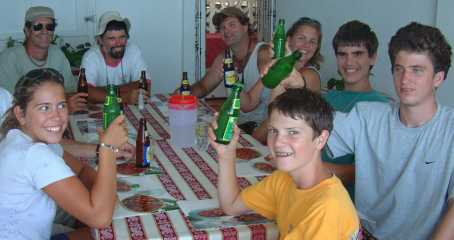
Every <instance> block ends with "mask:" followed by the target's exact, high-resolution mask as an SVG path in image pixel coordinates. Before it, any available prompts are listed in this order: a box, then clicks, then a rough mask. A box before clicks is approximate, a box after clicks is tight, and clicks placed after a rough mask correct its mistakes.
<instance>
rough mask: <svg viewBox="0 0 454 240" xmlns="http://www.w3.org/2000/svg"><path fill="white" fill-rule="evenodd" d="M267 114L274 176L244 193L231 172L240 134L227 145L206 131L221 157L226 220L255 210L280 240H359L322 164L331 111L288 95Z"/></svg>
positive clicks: (346, 204) (300, 95) (343, 195)
mask: <svg viewBox="0 0 454 240" xmlns="http://www.w3.org/2000/svg"><path fill="white" fill-rule="evenodd" d="M268 112H269V120H270V121H269V125H268V139H267V142H268V147H269V149H270V152H271V155H272V157H273V158H274V159H275V162H276V165H277V168H278V170H276V171H275V172H274V173H273V174H272V175H270V176H268V177H266V178H265V179H263V180H262V181H261V182H259V183H257V184H255V185H253V186H250V187H248V188H246V189H244V190H243V191H241V190H240V188H239V185H238V183H237V180H236V172H235V159H236V156H235V149H236V145H237V142H238V137H239V130H238V128H235V134H234V138H233V140H232V141H231V142H230V144H228V145H222V144H218V143H216V142H215V141H214V140H215V136H214V132H213V129H210V133H209V136H210V142H211V144H212V145H213V147H214V148H215V149H216V151H217V153H218V156H219V173H218V195H219V196H218V197H219V203H220V205H221V207H222V209H223V210H224V211H225V212H226V213H227V214H230V215H239V214H242V213H245V212H247V211H249V210H254V211H255V212H257V213H260V214H262V215H263V216H265V217H266V218H269V219H272V220H275V221H276V223H277V225H278V227H279V231H280V239H286V240H287V239H309V240H314V239H323V240H326V239H330V240H333V239H357V238H358V231H359V220H358V217H357V215H356V211H355V208H354V206H353V203H352V202H351V200H350V197H349V196H348V193H347V191H346V190H345V189H344V187H343V186H342V183H341V182H340V180H339V179H338V178H337V177H336V176H335V175H333V174H332V173H331V172H329V171H328V170H327V169H326V168H324V167H323V164H322V160H321V150H322V149H323V147H324V146H325V144H326V142H327V140H328V137H329V134H330V131H331V129H332V126H333V113H332V109H331V107H330V106H329V105H328V103H326V102H325V101H324V100H323V99H322V98H321V97H320V95H319V94H317V93H313V92H311V91H310V90H306V89H288V90H287V91H286V92H285V93H283V94H282V95H280V96H278V97H277V98H276V99H275V100H274V101H273V102H272V103H271V104H270V106H269V111H268ZM213 125H214V126H213V127H217V126H215V125H216V124H215V123H213Z"/></svg>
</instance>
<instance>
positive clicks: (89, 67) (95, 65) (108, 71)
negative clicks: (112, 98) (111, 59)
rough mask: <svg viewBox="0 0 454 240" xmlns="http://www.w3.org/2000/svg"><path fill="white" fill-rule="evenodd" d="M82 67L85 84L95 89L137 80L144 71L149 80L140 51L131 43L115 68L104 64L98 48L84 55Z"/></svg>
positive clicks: (91, 49) (93, 48)
mask: <svg viewBox="0 0 454 240" xmlns="http://www.w3.org/2000/svg"><path fill="white" fill-rule="evenodd" d="M82 67H83V68H85V76H86V78H87V82H88V83H90V84H92V85H94V86H96V87H102V86H106V85H107V84H108V83H111V84H115V85H123V84H126V83H129V82H131V81H136V80H139V79H140V73H141V72H142V70H145V71H146V72H147V78H150V73H149V71H148V67H147V64H146V63H145V60H144V59H143V57H142V53H141V51H140V49H139V48H138V47H137V46H136V45H134V44H131V43H128V45H127V46H126V50H125V55H124V56H123V58H122V59H121V62H120V63H119V64H118V65H117V66H115V67H112V66H108V65H107V64H106V62H105V61H104V57H103V55H102V53H101V50H100V48H99V46H96V47H92V48H90V50H88V51H87V52H86V53H85V54H84V56H83V58H82Z"/></svg>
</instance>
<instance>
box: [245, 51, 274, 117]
mask: <svg viewBox="0 0 454 240" xmlns="http://www.w3.org/2000/svg"><path fill="white" fill-rule="evenodd" d="M272 58H273V51H272V49H271V47H270V46H269V45H268V44H264V45H262V46H261V47H260V49H259V51H258V55H257V69H258V71H259V72H260V75H261V76H263V75H264V74H265V73H266V72H267V71H268V68H270V67H271V65H272V64H273V61H272ZM264 87H265V86H264V85H263V83H262V80H261V78H260V79H257V81H256V82H255V85H254V86H253V87H252V88H251V89H250V90H249V91H247V92H246V91H243V92H242V93H241V95H240V97H241V111H243V112H250V111H253V110H254V109H255V108H256V107H257V106H258V105H259V104H260V96H261V95H262V92H263V89H264Z"/></svg>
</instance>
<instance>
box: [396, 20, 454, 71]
mask: <svg viewBox="0 0 454 240" xmlns="http://www.w3.org/2000/svg"><path fill="white" fill-rule="evenodd" d="M400 51H409V52H416V53H427V55H428V56H429V58H430V60H431V62H432V65H433V67H434V72H435V73H438V72H444V73H445V79H446V76H447V75H448V71H449V68H450V67H451V55H452V52H451V46H450V45H449V43H448V42H447V41H446V38H445V37H444V36H443V34H442V33H441V32H440V30H439V29H438V28H435V27H431V26H427V25H423V24H420V23H417V22H412V23H410V24H408V25H407V26H404V27H402V28H400V29H399V30H398V31H397V32H396V34H395V35H394V36H393V37H392V38H391V41H390V42H389V49H388V54H389V59H390V60H391V66H394V63H395V60H396V56H397V54H398V53H399V52H400ZM391 69H393V68H391Z"/></svg>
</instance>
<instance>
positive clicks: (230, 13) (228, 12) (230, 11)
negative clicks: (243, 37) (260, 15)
mask: <svg viewBox="0 0 454 240" xmlns="http://www.w3.org/2000/svg"><path fill="white" fill-rule="evenodd" d="M228 17H236V18H238V20H240V22H241V23H244V22H249V18H248V17H247V16H246V14H244V13H243V11H241V9H239V8H237V7H226V8H224V9H222V10H221V11H220V12H218V13H216V14H215V15H214V16H213V24H214V25H215V26H216V27H219V26H220V25H221V23H222V22H223V21H224V19H226V18H228Z"/></svg>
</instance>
